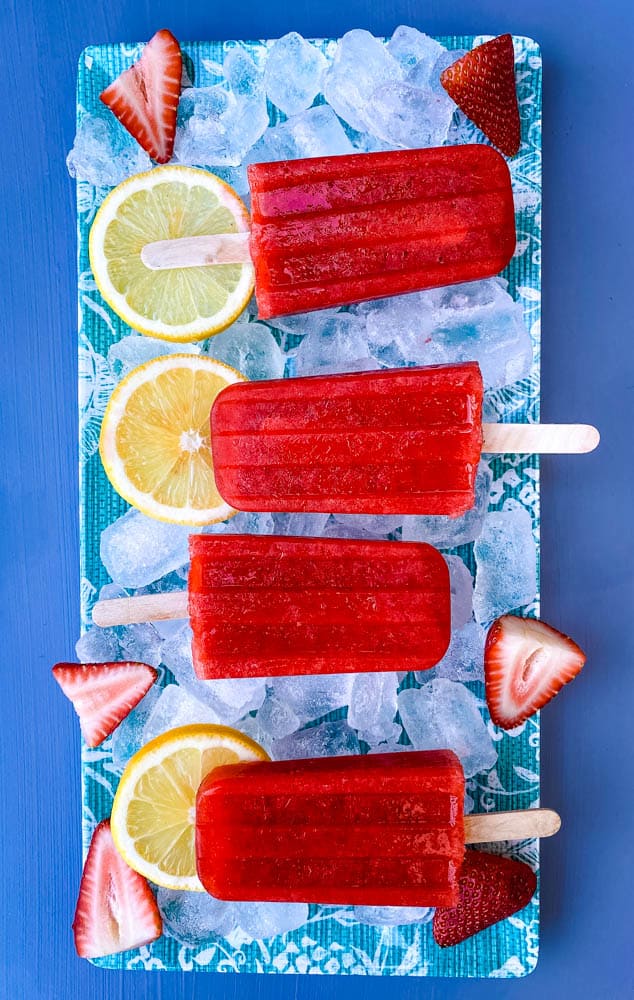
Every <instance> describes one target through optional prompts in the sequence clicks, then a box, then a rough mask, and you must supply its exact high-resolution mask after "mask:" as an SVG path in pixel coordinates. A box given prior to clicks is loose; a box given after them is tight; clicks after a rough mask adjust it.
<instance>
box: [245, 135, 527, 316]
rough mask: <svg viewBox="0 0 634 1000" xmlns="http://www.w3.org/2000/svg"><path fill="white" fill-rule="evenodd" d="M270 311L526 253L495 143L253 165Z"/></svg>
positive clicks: (445, 276) (446, 278)
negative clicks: (518, 246) (519, 244)
mask: <svg viewBox="0 0 634 1000" xmlns="http://www.w3.org/2000/svg"><path fill="white" fill-rule="evenodd" d="M248 175H249V186H250V189H251V205H252V208H251V212H252V228H251V256H252V258H253V262H254V265H255V290H256V298H257V302H258V311H259V315H260V317H261V318H262V319H267V318H270V317H272V316H283V315H286V314H288V313H297V312H306V311H309V310H311V309H324V308H326V307H327V306H337V305H347V304H350V303H353V302H361V301H364V300H366V299H377V298H382V297H384V296H387V295H399V294H402V293H404V292H413V291H418V290H420V289H424V288H433V287H437V286H440V285H451V284H455V283H456V282H460V281H474V280H476V279H478V278H487V277H490V276H491V275H494V274H498V272H499V271H501V270H502V269H503V268H504V267H506V265H507V264H508V262H509V260H510V259H511V257H512V256H513V253H514V251H515V241H516V237H515V213H514V207H513V194H512V190H511V178H510V174H509V169H508V167H507V165H506V161H505V160H504V158H503V157H502V156H501V155H500V154H499V153H498V152H496V150H494V149H492V148H491V147H490V146H485V145H475V144H472V145H463V146H444V147H438V148H433V149H411V150H395V151H390V152H385V153H356V154H351V155H348V156H325V157H316V158H312V159H304V160H286V161H281V162H277V163H254V164H251V165H250V166H249V168H248Z"/></svg>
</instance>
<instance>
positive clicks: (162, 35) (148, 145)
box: [100, 28, 183, 163]
mask: <svg viewBox="0 0 634 1000" xmlns="http://www.w3.org/2000/svg"><path fill="white" fill-rule="evenodd" d="M182 71H183V60H182V56H181V50H180V45H179V44H178V42H177V40H176V39H175V38H174V36H173V34H172V33H171V31H167V29H166V28H163V29H162V30H161V31H157V32H156V34H155V35H154V36H153V37H152V38H151V39H150V41H149V42H148V43H147V45H146V46H145V48H144V49H143V54H142V56H141V58H140V59H139V61H138V62H135V63H134V64H133V65H132V66H130V68H129V69H126V70H124V72H123V73H122V74H121V75H120V76H118V77H117V79H116V80H115V81H114V83H111V84H110V86H109V87H106V89H105V90H104V92H103V93H102V94H100V97H101V100H102V101H103V103H104V104H106V105H107V106H108V107H109V108H110V110H111V111H112V112H113V113H114V114H115V115H116V116H117V118H118V119H119V121H120V122H121V124H122V125H123V126H124V127H125V128H127V130H128V132H129V133H130V135H132V136H134V138H135V139H136V141H137V142H138V143H139V145H140V146H142V147H143V149H144V150H145V151H146V153H149V155H150V156H151V157H152V159H153V160H156V162H157V163H167V161H168V160H169V159H170V158H171V155H172V153H173V151H174V136H175V135H176V111H177V109H178V99H179V97H180V92H181V76H182Z"/></svg>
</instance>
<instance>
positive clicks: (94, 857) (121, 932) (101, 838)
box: [73, 819, 163, 958]
mask: <svg viewBox="0 0 634 1000" xmlns="http://www.w3.org/2000/svg"><path fill="white" fill-rule="evenodd" d="M73 933H74V935H75V948H76V949H77V954H78V955H80V956H81V958H100V957H102V956H103V955H114V954H115V953H116V952H118V951H127V950H128V948H140V947H141V945H143V944H149V943H150V941H156V939H157V938H158V937H160V936H161V934H162V933H163V921H162V920H161V914H160V913H159V909H158V906H157V905H156V900H155V899H154V896H153V895H152V890H151V889H150V887H149V885H148V883H147V882H146V880H145V879H144V878H143V876H142V875H139V874H138V872H135V871H133V869H132V868H130V867H129V865H127V864H126V863H125V861H124V860H123V858H122V857H121V855H120V854H119V852H118V851H117V849H116V847H115V846H114V840H113V839H112V833H111V832H110V820H108V819H105V820H103V821H102V822H101V823H100V824H99V825H98V826H97V827H96V828H95V832H94V833H93V835H92V840H91V842H90V847H89V849H88V856H87V858H86V864H85V865H84V871H83V874H82V876H81V885H80V887H79V896H78V897H77V907H76V909H75V919H74V920H73Z"/></svg>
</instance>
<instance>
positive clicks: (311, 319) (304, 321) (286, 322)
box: [274, 309, 340, 337]
mask: <svg viewBox="0 0 634 1000" xmlns="http://www.w3.org/2000/svg"><path fill="white" fill-rule="evenodd" d="M339 315H340V313H339V311H338V310H337V309H316V310H315V311H314V312H309V313H295V315H294V316H276V317H275V321H274V322H275V327H276V329H277V330H281V331H282V332H283V333H289V334H291V336H293V337H303V336H305V335H307V334H319V333H321V331H322V330H323V328H324V326H325V325H326V323H327V321H328V320H330V319H331V318H332V317H333V316H339Z"/></svg>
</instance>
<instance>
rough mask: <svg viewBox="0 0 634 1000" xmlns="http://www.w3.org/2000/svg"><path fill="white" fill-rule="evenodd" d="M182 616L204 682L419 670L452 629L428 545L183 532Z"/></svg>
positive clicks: (432, 660) (443, 573)
mask: <svg viewBox="0 0 634 1000" xmlns="http://www.w3.org/2000/svg"><path fill="white" fill-rule="evenodd" d="M190 556H191V562H190V570H189V615H190V623H191V627H192V631H193V642H192V651H193V659H194V668H195V670H196V673H197V675H198V676H199V677H200V678H202V679H206V680H208V679H210V678H219V677H254V676H256V677H257V676H267V677H270V676H274V675H279V674H305V673H311V674H315V673H346V672H352V671H371V670H411V669H416V670H424V669H426V668H428V667H433V666H434V664H436V663H437V662H438V661H439V660H440V659H441V658H442V657H443V656H444V654H445V652H446V650H447V647H448V645H449V638H450V619H451V607H450V590H449V571H448V569H447V564H446V562H445V560H444V559H443V557H442V556H441V554H440V553H439V552H438V551H437V550H436V549H434V548H433V547H432V546H431V545H425V544H421V543H416V542H379V541H376V542H374V541H372V542H367V541H357V540H355V539H338V538H304V537H301V538H294V537H275V536H270V535H266V536H255V535H217V536H215V535H192V536H191V538H190Z"/></svg>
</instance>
